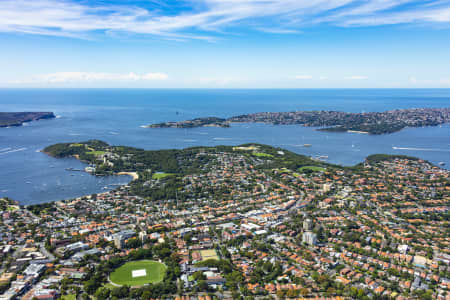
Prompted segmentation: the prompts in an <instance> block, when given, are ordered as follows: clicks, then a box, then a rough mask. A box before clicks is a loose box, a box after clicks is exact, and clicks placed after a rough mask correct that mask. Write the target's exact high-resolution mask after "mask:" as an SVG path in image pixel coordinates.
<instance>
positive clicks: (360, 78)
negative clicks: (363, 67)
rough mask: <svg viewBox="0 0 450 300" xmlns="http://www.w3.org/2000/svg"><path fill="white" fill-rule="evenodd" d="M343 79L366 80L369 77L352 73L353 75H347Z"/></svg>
mask: <svg viewBox="0 0 450 300" xmlns="http://www.w3.org/2000/svg"><path fill="white" fill-rule="evenodd" d="M344 79H345V80H366V79H369V77H367V76H361V75H353V76H347V77H345V78H344Z"/></svg>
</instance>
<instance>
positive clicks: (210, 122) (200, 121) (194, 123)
mask: <svg viewBox="0 0 450 300" xmlns="http://www.w3.org/2000/svg"><path fill="white" fill-rule="evenodd" d="M207 126H209V127H230V124H229V122H227V120H226V119H222V118H216V117H207V118H197V119H193V120H187V121H180V122H164V123H158V124H152V125H149V126H147V127H148V128H194V127H207Z"/></svg>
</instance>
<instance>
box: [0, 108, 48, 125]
mask: <svg viewBox="0 0 450 300" xmlns="http://www.w3.org/2000/svg"><path fill="white" fill-rule="evenodd" d="M52 118H55V114H54V113H52V112H0V127H9V126H22V124H23V123H26V122H31V121H36V120H41V119H52Z"/></svg>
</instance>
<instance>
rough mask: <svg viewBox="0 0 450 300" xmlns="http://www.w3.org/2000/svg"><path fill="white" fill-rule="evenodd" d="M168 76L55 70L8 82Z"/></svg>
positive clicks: (147, 79)
mask: <svg viewBox="0 0 450 300" xmlns="http://www.w3.org/2000/svg"><path fill="white" fill-rule="evenodd" d="M168 78H169V76H168V75H167V74H164V73H146V74H142V75H139V74H136V73H133V72H130V73H125V74H121V73H96V72H57V73H50V74H40V75H36V76H33V77H32V78H28V79H20V80H14V81H10V82H9V83H10V84H42V83H44V84H61V83H88V82H112V81H123V82H129V81H150V80H166V79H168Z"/></svg>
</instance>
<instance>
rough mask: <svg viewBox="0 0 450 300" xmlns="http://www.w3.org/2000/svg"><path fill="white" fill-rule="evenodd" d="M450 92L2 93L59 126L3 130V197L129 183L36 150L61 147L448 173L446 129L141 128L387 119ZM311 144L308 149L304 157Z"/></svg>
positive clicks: (438, 103) (35, 197) (449, 100)
mask: <svg viewBox="0 0 450 300" xmlns="http://www.w3.org/2000/svg"><path fill="white" fill-rule="evenodd" d="M448 106H450V90H449V89H416V90H408V89H381V90H372V89H317V90H316V89H306V90H296V89H293V90H195V89H194V90H146V89H134V90H133V89H21V90H14V89H3V90H0V111H53V112H54V113H55V114H56V115H57V116H58V117H57V118H56V119H52V120H41V121H37V122H31V123H27V124H25V126H22V127H13V128H0V197H3V196H8V197H10V198H12V199H15V200H18V201H20V203H21V204H32V203H41V202H47V201H55V200H61V199H67V198H73V197H77V196H81V195H86V194H92V193H98V192H102V191H105V190H109V189H112V188H114V187H115V186H116V185H117V184H123V183H126V182H128V181H129V180H130V177H129V176H112V177H95V176H92V175H89V174H87V173H85V172H72V171H67V170H66V168H75V169H83V168H84V167H85V166H84V165H83V164H82V163H81V162H79V161H77V160H75V159H55V158H51V157H48V156H47V155H45V154H44V153H42V152H39V150H41V149H43V148H44V147H45V146H47V145H51V144H54V143H60V142H77V141H86V140H89V139H100V140H104V141H106V142H108V143H111V144H114V145H129V146H134V147H139V148H144V149H167V148H186V147H191V146H199V145H205V146H215V145H238V144H243V143H248V142H258V143H264V144H269V145H273V146H279V147H283V148H286V149H288V150H291V151H294V152H297V153H300V154H304V155H309V156H321V155H322V156H328V159H327V161H328V162H331V163H337V164H344V165H353V164H356V163H359V162H361V161H363V160H364V158H365V157H366V156H368V155H370V154H374V153H392V154H406V155H411V156H417V157H420V158H423V159H427V160H429V161H431V162H433V163H435V164H438V163H439V162H443V163H445V167H448V166H449V165H450V125H449V124H446V125H442V126H436V127H424V128H406V129H403V130H401V131H400V132H396V133H393V134H389V135H380V136H373V135H367V134H358V133H330V132H320V131H316V130H314V129H313V128H306V127H302V126H295V125H291V126H274V125H265V124H233V125H232V126H231V128H212V127H204V128H193V129H148V128H142V127H141V126H142V125H147V124H151V123H158V122H165V121H179V120H185V119H191V118H196V117H205V116H218V117H230V116H234V115H239V114H246V113H252V112H261V111H294V110H340V111H350V112H362V111H384V110H390V109H397V108H412V107H448ZM305 144H311V146H310V147H305V146H304V145H305Z"/></svg>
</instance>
